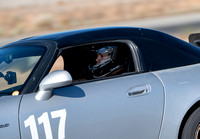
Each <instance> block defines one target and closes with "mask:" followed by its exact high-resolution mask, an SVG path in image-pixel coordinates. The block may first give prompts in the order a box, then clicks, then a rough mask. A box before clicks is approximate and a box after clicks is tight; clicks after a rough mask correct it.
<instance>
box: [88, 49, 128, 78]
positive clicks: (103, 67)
mask: <svg viewBox="0 0 200 139" xmlns="http://www.w3.org/2000/svg"><path fill="white" fill-rule="evenodd" d="M92 52H95V53H96V59H95V60H93V64H89V70H90V71H91V72H92V76H93V77H94V78H100V77H105V76H109V75H113V74H116V73H117V71H118V70H119V69H121V68H122V67H123V65H125V64H122V63H121V62H120V61H119V60H118V58H119V57H118V47H117V46H106V47H102V48H100V49H98V50H92Z"/></svg>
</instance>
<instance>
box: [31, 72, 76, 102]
mask: <svg viewBox="0 0 200 139" xmlns="http://www.w3.org/2000/svg"><path fill="white" fill-rule="evenodd" d="M71 83H72V77H71V75H70V73H69V72H67V71H65V70H57V71H53V72H51V73H49V74H48V75H47V76H46V77H44V79H43V80H42V81H41V83H40V85H39V91H38V92H37V94H36V95H35V99H36V100H48V99H49V98H51V96H52V90H53V89H55V88H58V87H63V86H66V85H70V84H71Z"/></svg>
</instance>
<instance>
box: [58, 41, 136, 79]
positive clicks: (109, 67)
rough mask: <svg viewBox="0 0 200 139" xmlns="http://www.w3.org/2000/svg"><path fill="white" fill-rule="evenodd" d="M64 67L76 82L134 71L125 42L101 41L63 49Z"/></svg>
mask: <svg viewBox="0 0 200 139" xmlns="http://www.w3.org/2000/svg"><path fill="white" fill-rule="evenodd" d="M61 56H62V57H63V60H64V69H65V70H67V71H68V72H69V73H70V74H71V75H72V78H73V81H74V82H79V81H85V80H92V79H99V78H103V77H109V76H114V75H120V74H124V73H128V72H134V71H135V68H134V64H133V58H132V55H131V52H130V49H129V47H128V46H127V44H125V43H103V44H102V43H100V44H92V45H84V46H77V47H74V48H70V49H65V50H63V51H62V53H61Z"/></svg>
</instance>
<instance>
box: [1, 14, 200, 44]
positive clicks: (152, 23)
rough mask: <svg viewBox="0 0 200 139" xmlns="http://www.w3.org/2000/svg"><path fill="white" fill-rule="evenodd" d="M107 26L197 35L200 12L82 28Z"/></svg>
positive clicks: (9, 40) (9, 39)
mask: <svg viewBox="0 0 200 139" xmlns="http://www.w3.org/2000/svg"><path fill="white" fill-rule="evenodd" d="M105 26H130V27H142V28H150V29H155V30H159V31H162V32H165V33H168V34H171V35H174V36H178V35H180V34H182V33H186V32H187V33H197V32H200V12H198V13H189V14H182V15H173V16H165V17H156V18H146V19H143V20H132V21H130V20H129V21H123V22H117V23H109V24H103V25H102V24H101V25H95V26H84V27H81V28H91V27H105ZM44 34H46V33H44ZM25 37H30V36H26V35H19V36H17V37H10V38H1V39H0V46H3V45H5V44H7V43H9V42H13V41H16V40H19V39H22V38H25Z"/></svg>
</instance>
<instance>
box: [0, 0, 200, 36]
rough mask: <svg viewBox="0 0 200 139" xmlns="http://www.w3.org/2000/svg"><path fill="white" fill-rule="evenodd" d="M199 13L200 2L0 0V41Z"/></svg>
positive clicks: (168, 0) (172, 0) (166, 0)
mask: <svg viewBox="0 0 200 139" xmlns="http://www.w3.org/2000/svg"><path fill="white" fill-rule="evenodd" d="M194 11H200V0H177V1H174V0H101V1H100V0H12V1H11V0H0V37H2V36H3V37H4V36H14V35H18V34H23V33H27V32H29V33H32V32H37V31H47V30H68V29H71V28H76V27H80V26H83V25H88V26H90V25H94V24H98V25H99V24H103V23H109V22H118V21H124V20H136V19H141V18H148V17H155V16H165V15H172V14H180V13H187V12H194Z"/></svg>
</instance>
